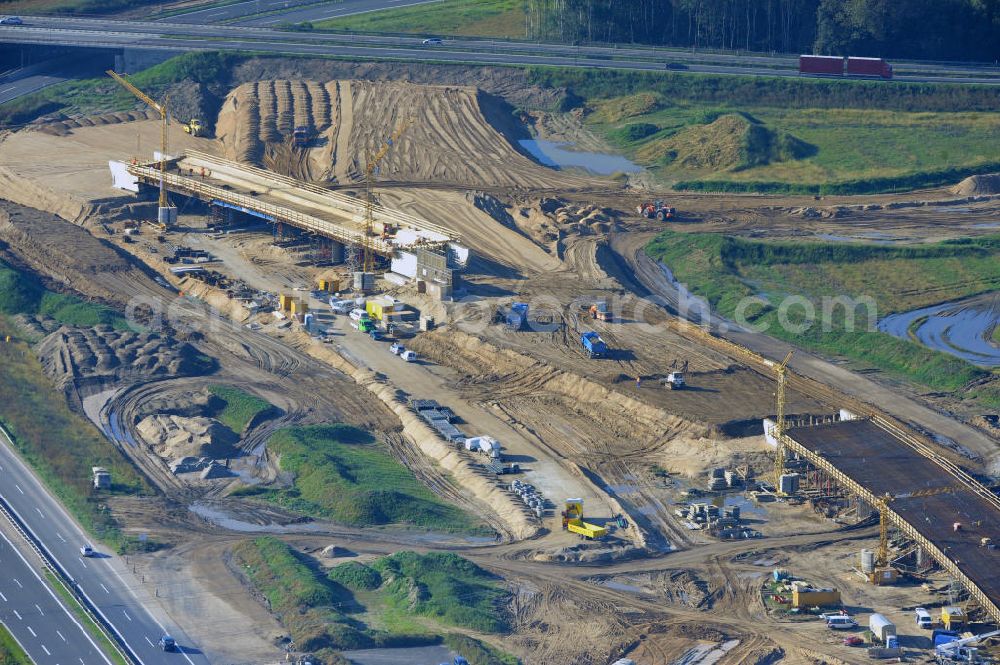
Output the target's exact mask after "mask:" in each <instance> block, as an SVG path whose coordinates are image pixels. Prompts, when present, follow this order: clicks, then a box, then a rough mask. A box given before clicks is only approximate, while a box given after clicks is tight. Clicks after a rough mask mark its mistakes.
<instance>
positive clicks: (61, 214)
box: [0, 72, 1000, 665]
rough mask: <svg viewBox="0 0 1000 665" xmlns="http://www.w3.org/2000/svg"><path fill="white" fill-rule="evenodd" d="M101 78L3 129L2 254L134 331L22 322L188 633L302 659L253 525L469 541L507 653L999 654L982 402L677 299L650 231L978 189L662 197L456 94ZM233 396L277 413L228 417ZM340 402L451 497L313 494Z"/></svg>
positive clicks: (544, 658) (970, 658)
mask: <svg viewBox="0 0 1000 665" xmlns="http://www.w3.org/2000/svg"><path fill="white" fill-rule="evenodd" d="M109 74H111V76H112V77H114V79H115V80H116V81H118V82H119V83H120V84H121V85H122V86H124V87H125V88H127V89H128V90H129V91H130V92H132V93H133V94H134V95H135V97H136V98H137V102H136V103H137V106H136V108H135V110H133V111H130V112H127V113H114V114H111V113H109V114H106V115H101V116H87V117H72V118H68V117H61V118H49V119H47V120H45V121H38V122H35V123H32V124H29V125H27V126H25V127H23V128H19V129H15V130H5V131H3V133H2V134H0V183H2V186H3V192H2V193H0V197H2V199H3V200H0V260H2V261H3V262H4V263H5V264H9V265H12V266H16V267H18V268H20V269H23V270H25V271H30V272H31V273H33V274H36V275H38V276H39V278H40V279H41V280H42V281H43V282H44V283H45V284H46V287H47V288H49V289H50V290H60V291H65V292H67V293H73V294H76V295H78V296H79V297H81V298H84V299H86V300H88V301H92V302H96V303H100V304H102V305H104V306H106V307H108V308H110V309H112V310H115V311H120V312H122V313H124V315H125V316H127V317H128V318H129V320H130V321H131V322H132V323H133V324H135V325H133V326H131V327H113V326H110V325H98V326H89V327H82V326H73V325H67V324H65V323H60V322H59V321H56V320H53V319H52V318H51V317H47V316H45V315H43V314H41V313H39V314H37V315H31V316H28V315H21V316H19V317H17V320H18V330H19V331H20V332H19V335H20V336H21V337H23V338H25V339H30V340H32V346H31V348H32V349H33V352H34V353H35V354H36V355H37V356H38V358H39V361H40V363H41V366H42V367H43V369H44V371H45V373H46V375H47V376H48V377H49V378H50V379H51V380H52V382H53V383H54V384H55V385H56V386H57V388H58V391H59V393H60V394H61V395H62V396H64V397H65V399H66V401H67V402H68V404H69V405H70V407H71V409H72V410H74V411H75V412H78V413H80V414H83V415H84V416H85V417H86V418H87V419H88V420H89V421H90V422H91V423H93V426H94V427H96V428H97V430H99V431H100V432H101V433H102V434H103V435H104V437H105V438H106V439H107V440H108V441H109V442H111V443H112V444H113V445H114V447H115V448H116V449H117V451H118V453H119V454H120V455H121V456H123V457H124V458H125V459H127V460H128V462H129V463H130V464H131V465H132V466H133V467H134V468H135V469H137V470H138V472H139V473H140V474H141V475H142V477H143V478H144V479H145V480H146V482H148V483H149V485H150V486H151V488H152V491H151V492H150V494H148V495H146V496H129V495H124V494H123V495H113V496H109V497H108V498H107V499H106V502H107V505H108V506H109V509H110V510H111V511H112V512H113V514H114V515H115V517H116V519H117V520H118V522H119V523H121V524H122V525H123V528H124V530H125V531H126V532H127V533H129V534H143V535H146V534H148V536H149V538H151V539H152V540H155V541H156V542H158V543H162V544H163V546H162V547H161V548H159V549H157V550H156V551H153V552H149V553H144V554H136V555H134V556H132V557H131V559H130V562H131V565H132V566H133V568H134V571H135V574H136V575H137V576H139V577H140V578H141V579H142V582H141V584H148V585H151V586H152V585H155V587H156V590H157V591H156V597H157V599H158V602H159V603H161V604H162V606H163V607H164V609H165V611H167V612H169V613H170V614H171V615H172V616H174V617H175V618H176V619H177V620H178V621H179V622H180V623H181V624H182V625H183V626H184V628H185V630H186V631H187V633H188V635H190V636H191V637H192V639H193V640H194V641H195V642H196V643H197V644H198V648H199V649H201V651H203V652H204V653H205V654H206V656H207V657H208V658H210V660H211V661H212V662H233V663H237V662H239V663H244V662H245V663H249V662H254V663H269V662H279V661H281V660H284V659H286V658H287V657H288V656H286V653H291V654H294V655H295V656H296V657H298V656H308V655H309V653H310V652H308V651H306V650H301V651H300V650H297V649H295V648H294V647H290V646H289V642H290V640H289V638H288V634H289V631H290V630H291V629H290V628H289V627H288V626H287V625H286V623H283V621H282V617H281V616H280V613H279V612H278V611H272V610H273V608H272V606H271V605H270V604H269V603H268V602H262V601H261V598H262V595H261V593H260V592H259V591H255V590H253V589H251V588H250V587H249V585H248V582H247V579H246V578H245V577H243V576H242V573H241V572H240V570H239V569H238V566H236V565H235V564H234V563H233V555H232V551H233V548H234V547H235V546H236V544H237V543H239V542H241V541H243V540H245V539H247V538H253V537H256V536H258V535H261V534H272V535H275V536H277V537H278V538H280V539H282V540H283V541H284V542H286V543H287V544H289V545H290V546H291V547H292V548H293V549H294V550H295V551H296V552H297V553H298V554H299V555H300V556H301V557H302V558H303V559H306V560H308V561H310V562H311V563H310V565H311V566H313V565H314V567H315V568H317V569H319V570H326V569H328V568H329V567H331V566H333V565H335V564H338V563H342V562H343V561H348V560H357V561H361V562H370V561H373V560H375V559H377V558H378V557H382V556H385V555H391V554H393V553H395V552H398V551H400V550H404V549H405V550H415V551H418V552H436V551H438V552H450V553H457V554H460V555H461V556H462V557H465V558H467V559H469V560H471V561H473V562H474V563H475V564H477V565H478V566H481V567H482V568H484V569H486V570H488V571H490V572H491V573H492V574H495V575H497V576H499V578H502V583H503V585H505V588H506V589H507V590H508V591H509V602H508V604H507V606H505V607H504V608H503V609H502V611H503V613H505V615H508V616H509V629H508V630H505V631H503V632H502V633H499V634H490V633H488V632H485V631H476V630H472V629H464V628H463V629H462V631H464V633H467V634H468V635H470V636H472V637H475V638H476V639H477V640H480V641H482V642H484V643H486V644H488V645H491V646H492V647H495V648H496V649H499V650H502V651H504V652H506V653H509V654H511V655H512V656H513V657H514V658H516V659H519V660H520V662H523V663H525V664H527V665H533V664H536V663H537V664H545V665H575V664H595V665H608V664H610V663H615V662H626V663H627V662H631V663H634V664H637V665H715V664H718V665H767V664H770V663H776V662H779V661H780V662H786V663H789V664H794V665H799V664H806V663H809V664H819V663H863V662H869V661H871V660H872V659H873V658H876V659H900V660H902V659H904V658H905V659H907V660H919V661H929V660H932V659H935V658H936V659H937V660H938V661H939V662H941V663H942V664H943V663H957V662H969V663H986V662H988V661H990V660H991V659H994V658H996V657H1000V641H998V640H997V637H996V634H995V633H993V631H995V629H996V627H997V625H998V623H1000V499H998V497H997V493H996V487H997V485H996V482H997V481H996V478H997V476H998V475H1000V433H998V432H1000V429H998V428H993V429H992V430H991V429H989V428H988V427H984V426H976V425H975V424H972V423H970V422H969V420H968V419H967V418H964V419H960V418H958V417H953V415H954V412H953V411H950V410H946V409H944V408H936V407H935V403H934V401H933V400H932V399H927V400H924V399H922V398H921V397H920V396H919V395H916V394H914V393H913V392H912V391H908V389H906V388H905V387H902V388H901V387H899V386H897V385H893V384H891V383H887V382H880V381H879V379H878V377H872V376H870V375H869V374H866V373H863V372H854V371H853V370H852V369H851V368H848V367H845V366H844V365H843V364H842V363H838V362H834V361H830V360H827V359H824V358H822V357H820V356H819V355H814V354H811V353H808V352H806V351H801V350H796V349H793V347H792V346H790V345H789V344H788V343H786V342H782V341H779V340H777V339H776V338H764V336H763V335H756V336H751V335H750V334H749V333H746V331H741V330H736V331H735V332H733V333H727V332H725V331H723V330H721V329H720V328H719V326H718V325H717V324H716V323H712V321H711V317H709V316H704V315H690V314H689V310H688V308H687V307H686V306H685V305H684V304H683V303H684V302H685V300H686V299H688V298H689V297H690V294H688V293H686V292H685V289H684V287H683V285H679V284H678V283H677V282H676V280H673V278H672V276H671V274H670V271H669V269H667V268H666V267H665V266H663V265H661V264H659V263H657V262H656V261H655V260H654V259H653V258H651V257H650V256H649V255H648V254H647V253H646V252H645V247H646V245H647V244H648V243H649V242H650V241H651V239H652V238H654V237H655V236H656V235H657V234H658V233H659V232H660V231H662V230H663V229H664V228H665V227H667V226H670V225H675V226H677V225H680V224H681V221H680V220H683V225H684V228H685V229H693V230H700V231H713V230H720V229H722V228H725V229H726V230H727V231H733V230H741V229H751V230H752V229H758V228H759V229H766V231H761V234H764V235H767V236H769V237H770V236H773V237H791V236H795V234H801V233H805V232H807V231H809V232H814V233H819V232H823V233H831V232H834V233H836V232H844V226H846V225H847V224H851V225H852V226H851V228H852V229H855V230H856V229H857V228H866V227H869V226H870V227H872V228H878V229H879V230H880V231H883V232H896V233H901V234H911V235H914V236H919V235H926V236H928V237H929V236H934V237H937V236H940V235H941V234H946V233H949V232H951V231H952V229H953V227H954V222H955V220H956V219H958V217H959V216H960V215H963V216H964V217H963V219H966V218H968V219H972V220H973V221H976V220H994V219H995V218H996V215H997V211H998V209H1000V198H997V197H996V195H995V194H992V195H987V196H982V197H981V199H980V200H977V201H972V202H970V203H967V204H964V205H963V206H961V207H962V208H963V209H964V210H959V209H958V206H952V205H947V206H946V205H941V206H940V207H936V204H935V201H937V200H941V201H944V200H949V199H952V198H954V196H955V194H953V193H952V192H950V191H949V190H948V189H946V188H941V189H937V190H926V191H921V192H920V193H919V195H920V197H923V198H922V200H923V201H924V205H921V206H920V207H919V208H917V207H909V206H903V205H900V206H890V205H889V204H890V203H892V202H894V201H895V202H900V201H905V200H909V199H913V198H914V197H915V196H916V194H914V193H909V194H898V195H888V194H884V195H873V196H871V197H864V201H861V202H860V203H859V202H858V200H857V199H856V198H851V197H842V198H837V197H826V200H824V201H823V202H822V203H821V204H820V203H816V201H815V200H814V199H813V197H811V196H792V195H787V196H786V195H769V196H741V195H728V194H719V195H710V194H696V193H673V194H670V196H669V198H668V199H667V200H666V201H665V202H657V203H653V202H654V201H658V200H659V199H666V195H663V194H660V195H654V194H653V193H651V192H649V191H646V190H644V189H643V188H642V181H641V180H633V181H632V182H624V183H623V182H622V181H621V180H620V179H614V178H611V177H605V176H599V175H596V174H594V173H592V172H589V171H585V170H582V169H579V170H574V169H565V170H563V169H558V168H550V167H547V166H544V165H542V164H541V163H539V162H538V161H537V160H535V159H533V158H532V157H531V155H530V154H527V153H526V152H525V151H524V150H523V149H522V148H521V147H520V145H519V143H518V140H517V139H518V136H519V135H518V134H517V133H516V130H515V129H514V128H512V125H513V124H514V123H515V122H516V118H517V114H515V113H513V112H512V107H511V102H508V101H506V100H504V99H502V98H498V97H496V96H494V95H492V94H487V93H485V92H484V91H482V90H480V89H477V88H475V87H470V86H458V85H424V84H416V83H409V82H402V81H390V80H363V79H364V76H362V75H359V77H358V79H352V80H348V79H340V80H304V79H296V78H289V79H275V80H257V81H255V82H250V83H242V84H240V85H239V86H237V87H234V88H233V89H232V90H230V91H229V93H228V95H226V96H225V98H224V99H221V100H219V103H218V108H217V113H216V115H215V116H214V117H211V118H208V117H204V118H200V119H190V121H187V122H186V124H185V123H184V122H181V123H180V124H178V122H177V120H176V119H172V120H171V121H170V122H169V123H168V117H169V116H170V111H169V109H168V108H167V106H166V104H167V102H165V101H164V100H162V99H160V98H154V96H152V95H147V93H146V92H144V91H142V90H140V89H139V88H137V87H135V86H134V85H132V84H131V83H130V82H129V80H128V77H125V76H122V75H120V74H118V73H114V72H109ZM109 80H110V79H109ZM185 120H187V119H185ZM42 156H44V158H43V157H42ZM998 193H1000V192H998ZM862 204H871V205H873V206H874V204H878V205H877V207H873V208H872V209H871V210H862ZM806 206H826V207H830V208H833V207H836V206H857V210H856V211H854V212H852V213H851V215H852V216H851V217H850V218H849V219H847V220H844V219H841V218H840V217H829V216H828V217H822V216H819V215H817V216H815V217H813V216H803V215H802V214H801V210H802V209H803V207H806ZM695 311H696V312H702V314H704V310H702V309H699V308H695ZM795 361H799V362H800V364H795ZM219 386H223V387H224V389H221V390H220V388H219ZM227 390H228V391H238V392H239V393H240V394H241V395H249V396H250V397H251V398H253V399H255V400H257V401H259V402H260V403H262V404H266V405H267V408H263V407H261V408H259V409H258V410H257V411H255V412H254V414H253V416H252V417H247V418H246V419H245V420H243V421H239V422H238V423H237V424H233V422H231V421H230V420H228V419H227V418H228V416H227V415H225V414H226V413H227V412H226V411H225V410H224V409H223V408H222V407H221V406H220V404H221V402H220V399H229V400H230V403H232V402H233V400H234V399H235V398H233V397H232V396H231V395H232V394H233V393H232V392H226V391H227ZM220 395H222V396H223V397H222V398H220V397H219V396H220ZM227 396H228V397H227ZM331 423H336V424H338V426H339V425H343V426H345V427H346V426H350V427H352V428H356V429H357V430H361V431H363V432H366V433H369V434H370V435H371V437H372V440H373V441H374V442H375V443H374V444H372V445H377V446H378V447H379V449H380V450H384V451H387V456H389V457H391V458H392V460H394V461H395V462H394V463H398V464H399V465H400V466H401V468H402V469H404V470H405V471H406V473H408V474H410V475H411V476H412V477H413V478H414V479H415V481H414V484H415V486H418V490H419V492H418V490H413V492H414V494H413V496H418V494H419V497H422V498H421V500H422V501H423V500H426V501H427V502H432V501H433V502H438V503H435V504H433V505H436V506H443V507H439V508H437V509H436V510H438V513H436V514H439V515H444V514H448V515H452V514H453V513H454V515H457V516H458V517H454V523H455V524H461V525H462V526H461V528H459V527H455V528H447V529H446V528H435V527H434V526H433V525H431V526H428V525H427V524H426V523H418V522H414V521H411V522H409V523H407V521H406V519H404V518H403V517H401V515H403V514H404V513H406V511H405V510H404V509H403V506H402V505H401V504H397V503H394V504H392V505H393V506H394V509H395V508H398V514H390V515H389V516H387V517H384V519H381V521H372V522H370V523H368V524H364V523H362V522H361V521H355V522H351V521H348V520H347V519H335V518H333V517H331V518H327V519H324V518H322V517H318V516H315V515H310V514H309V512H308V510H306V509H305V508H303V506H305V505H306V502H305V501H304V500H301V497H300V494H299V493H300V492H301V494H302V495H305V493H306V492H307V489H305V488H304V487H299V486H298V485H296V484H295V483H296V479H297V474H298V476H302V475H303V474H305V473H306V471H307V469H306V468H305V467H301V468H299V469H298V471H292V470H290V467H289V466H287V465H288V464H289V460H290V459H291V458H292V457H293V456H294V455H293V453H291V452H287V450H288V449H284V450H281V449H278V448H277V447H276V446H277V444H276V443H275V442H276V441H279V440H281V437H280V435H281V433H282V432H284V431H286V430H287V429H289V428H310V427H312V428H315V427H321V426H327V425H330V424H331ZM281 442H282V443H281V445H288V443H287V441H284V440H281ZM338 445H339V444H338ZM295 454H299V453H295ZM369 463H370V462H369ZM309 464H311V462H310V463H309ZM306 466H308V464H307V465H306ZM86 473H88V474H89V473H90V470H89V468H88V469H87V471H86ZM95 473H96V472H95ZM95 482H97V481H96V480H95ZM386 482H389V481H388V480H387V481H386ZM421 492H422V493H421ZM275 497H278V498H275ZM399 501H402V500H399ZM448 511H453V512H448ZM330 548H333V549H334V550H337V548H340V549H342V550H344V551H350V552H351V553H352V554H351V555H350V557H348V556H347V555H343V556H341V555H329V554H324V552H328V551H331V550H330ZM414 593H416V592H415V591H414ZM359 597H360V596H359ZM921 612H923V614H921ZM924 614H928V615H929V616H930V619H929V621H930V622H932V623H933V626H931V625H930V624H925V623H921V617H922V616H923V615H924ZM359 616H361V615H359ZM844 617H847V618H849V621H848V619H847V618H844ZM876 617H878V618H876ZM956 617H958V618H956ZM365 619H366V620H369V617H367V616H366V617H365ZM421 626H422V629H423V628H426V626H423V625H422V624H421ZM840 628H849V630H843V631H842V630H840ZM936 629H940V630H936ZM990 633H993V635H990ZM939 635H945V636H946V638H947V639H938V637H939ZM984 635H985V637H982V639H978V638H979V637H980V636H984ZM973 638H976V639H973ZM292 641H294V640H292ZM949 645H950V646H949ZM337 650H341V649H339V648H338V649H337ZM342 650H343V651H345V652H347V651H350V650H349V649H347V648H344V649H342ZM390 651H392V650H390ZM324 653H326V652H324ZM346 657H347V658H350V657H351V656H350V654H348V655H347V656H346ZM386 657H387V658H388V657H389V656H388V655H387V656H386ZM393 657H398V658H399V660H384V661H383V660H378V661H374V660H373V661H371V662H380V663H381V662H400V663H404V662H417V661H415V660H412V659H411V660H407V659H406V658H407V656H406V655H405V653H400V654H397V655H396V656H393ZM358 658H359V660H357V661H356V662H368V661H364V660H363V659H362V657H361V656H358ZM622 659H623V660H622ZM313 662H317V661H313ZM330 662H342V661H330ZM345 662H346V661H345ZM456 662H457V661H456ZM482 662H487V661H482ZM489 662H493V661H489ZM495 662H500V661H495ZM505 662H506V661H505Z"/></svg>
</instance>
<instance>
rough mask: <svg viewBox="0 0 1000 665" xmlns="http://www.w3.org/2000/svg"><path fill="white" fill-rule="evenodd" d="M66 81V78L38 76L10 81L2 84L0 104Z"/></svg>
mask: <svg viewBox="0 0 1000 665" xmlns="http://www.w3.org/2000/svg"><path fill="white" fill-rule="evenodd" d="M65 80H66V77H65V76H56V75H53V74H36V75H34V76H27V77H25V78H23V79H19V80H17V81H9V82H6V83H3V82H0V104H3V103H4V102H9V101H11V100H12V99H17V98H18V97H20V96H21V95H27V94H28V93H31V92H36V91H38V90H41V89H42V88H47V87H48V86H50V85H55V84H56V83H62V82H63V81H65Z"/></svg>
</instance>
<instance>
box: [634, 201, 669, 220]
mask: <svg viewBox="0 0 1000 665" xmlns="http://www.w3.org/2000/svg"><path fill="white" fill-rule="evenodd" d="M635 210H636V212H637V213H639V215H640V216H641V217H645V218H646V219H658V220H660V221H661V222H665V221H666V220H668V219H673V218H674V215H676V214H677V209H676V208H673V207H671V206H668V205H667V204H666V203H664V202H663V201H659V200H657V201H653V202H650V201H646V202H645V203H643V204H641V205H638V206H636V209H635Z"/></svg>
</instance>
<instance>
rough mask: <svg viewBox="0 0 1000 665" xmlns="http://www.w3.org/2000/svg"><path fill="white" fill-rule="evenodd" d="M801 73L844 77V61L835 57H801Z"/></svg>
mask: <svg viewBox="0 0 1000 665" xmlns="http://www.w3.org/2000/svg"><path fill="white" fill-rule="evenodd" d="M799 72H800V73H802V74H827V75H830V76H843V75H844V59H843V58H841V57H840V56H835V55H800V56H799Z"/></svg>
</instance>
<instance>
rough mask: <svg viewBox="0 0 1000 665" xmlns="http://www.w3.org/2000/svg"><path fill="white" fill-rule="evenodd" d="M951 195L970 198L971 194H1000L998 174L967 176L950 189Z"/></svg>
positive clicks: (999, 175) (999, 174) (999, 176)
mask: <svg viewBox="0 0 1000 665" xmlns="http://www.w3.org/2000/svg"><path fill="white" fill-rule="evenodd" d="M950 191H951V193H952V194H958V195H960V196H972V195H973V194H1000V173H986V174H983V175H973V176H969V177H968V178H966V179H965V180H963V181H962V182H960V183H958V184H957V185H955V186H954V187H952V188H951V190H950Z"/></svg>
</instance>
